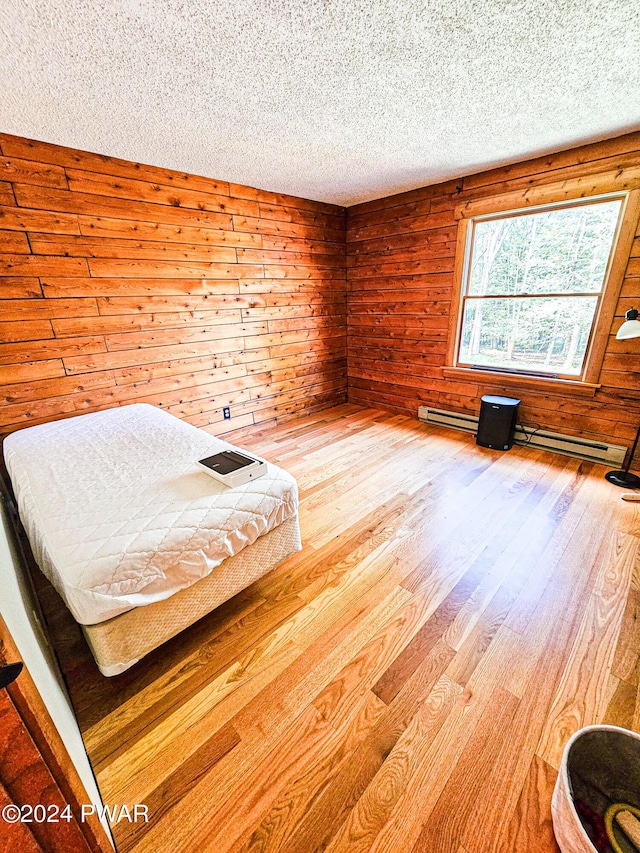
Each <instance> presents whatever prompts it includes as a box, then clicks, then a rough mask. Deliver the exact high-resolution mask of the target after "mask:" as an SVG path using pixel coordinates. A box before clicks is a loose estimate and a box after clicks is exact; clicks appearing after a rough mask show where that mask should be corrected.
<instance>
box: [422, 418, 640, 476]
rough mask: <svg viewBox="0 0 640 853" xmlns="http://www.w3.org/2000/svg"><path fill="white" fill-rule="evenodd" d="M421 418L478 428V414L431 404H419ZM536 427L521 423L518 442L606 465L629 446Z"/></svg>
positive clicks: (617, 462) (617, 461)
mask: <svg viewBox="0 0 640 853" xmlns="http://www.w3.org/2000/svg"><path fill="white" fill-rule="evenodd" d="M418 418H419V419H420V420H421V421H424V422H425V423H429V424H434V425H438V426H444V427H451V428H453V429H461V430H464V431H465V432H473V433H475V432H477V431H478V418H477V416H475V415H467V414H462V413H461V412H447V411H445V410H443V409H432V408H431V406H420V408H419V409H418ZM533 430H534V427H525V429H524V430H523V429H522V428H521V427H519V426H518V427H516V433H515V443H516V444H529V445H530V446H531V447H537V448H539V449H540V450H549V451H551V452H552V453H562V454H564V455H565V456H575V457H577V458H578V459H587V460H588V461H589V462H601V463H604V464H606V465H621V464H622V463H623V462H624V457H625V455H626V453H627V448H626V447H623V446H622V445H619V444H605V443H604V442H598V441H589V439H585V438H574V437H573V436H570V435H563V434H562V433H560V432H550V431H549V430H546V429H538V430H536V431H535V433H534V434H533V435H531V433H532V432H533Z"/></svg>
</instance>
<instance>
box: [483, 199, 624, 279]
mask: <svg viewBox="0 0 640 853" xmlns="http://www.w3.org/2000/svg"><path fill="white" fill-rule="evenodd" d="M621 204H622V202H621V200H620V199H615V200H613V201H605V202H596V203H593V204H583V205H580V206H578V207H569V208H558V209H555V210H554V209H552V210H545V211H542V212H540V213H531V214H525V215H521V216H509V217H505V218H504V219H492V220H485V221H483V220H480V221H478V222H475V224H474V231H473V251H472V255H471V269H470V272H469V283H468V293H469V294H473V295H479V296H483V295H485V294H495V295H502V294H504V295H515V294H527V293H589V292H591V293H598V292H600V290H601V289H602V285H603V281H604V275H605V272H606V269H607V263H608V260H609V254H610V252H611V244H612V242H613V238H614V235H615V230H616V224H617V221H618V216H619V213H620V205H621Z"/></svg>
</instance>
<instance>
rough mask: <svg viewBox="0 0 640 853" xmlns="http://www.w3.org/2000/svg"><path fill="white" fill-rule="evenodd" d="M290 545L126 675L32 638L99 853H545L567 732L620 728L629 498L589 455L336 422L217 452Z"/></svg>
mask: <svg viewBox="0 0 640 853" xmlns="http://www.w3.org/2000/svg"><path fill="white" fill-rule="evenodd" d="M230 440H231V441H234V442H235V443H237V444H240V445H242V446H244V447H246V448H247V449H250V450H254V451H255V452H259V453H261V454H263V455H265V456H267V457H268V458H269V459H271V460H273V461H274V462H276V463H278V464H280V465H282V466H283V467H285V468H287V469H288V470H289V471H290V472H291V473H292V474H293V475H294V476H296V478H297V479H298V483H299V485H300V496H301V501H300V521H301V528H302V534H303V541H304V549H303V550H302V551H301V552H300V553H299V554H297V555H295V556H294V557H292V558H290V559H289V560H287V561H286V562H285V563H284V564H283V565H282V566H280V567H279V568H278V569H277V570H276V571H275V572H273V573H271V574H270V575H268V576H267V577H266V578H263V579H261V580H259V581H258V582H256V583H254V584H253V586H251V587H250V588H249V589H247V590H245V591H244V592H243V593H241V594H240V595H238V596H237V597H236V598H235V599H233V600H232V601H231V602H228V603H227V604H225V605H223V606H222V607H220V608H219V609H218V610H217V611H215V612H214V613H212V614H210V615H209V616H208V617H206V618H205V619H203V620H201V621H200V622H199V623H197V624H196V625H194V626H193V627H192V628H191V629H190V630H188V631H187V632H185V633H183V634H182V635H180V636H179V637H177V638H175V639H174V640H172V641H171V642H169V643H167V644H166V645H165V646H163V647H162V648H161V649H158V650H157V651H156V652H154V653H153V654H152V655H150V656H149V657H148V658H146V659H145V662H144V663H142V664H140V665H139V666H136V667H134V668H133V669H132V670H130V671H128V672H127V673H125V674H123V675H122V676H119V677H118V678H115V679H105V678H103V677H102V676H100V675H99V674H98V673H97V670H96V669H95V667H94V665H93V664H92V662H91V659H90V658H89V657H88V653H87V651H86V648H85V647H84V645H83V641H82V640H81V638H80V637H79V634H78V631H77V628H76V627H75V626H74V625H73V623H69V622H68V621H67V619H66V617H65V614H64V613H63V612H61V611H58V612H57V614H56V617H55V618H54V620H53V622H54V625H53V629H54V632H55V633H56V634H57V635H58V643H59V646H60V649H61V654H62V657H63V659H64V667H65V670H66V675H67V678H68V681H69V686H70V689H71V692H72V696H73V701H74V704H75V706H76V709H77V714H78V719H79V722H80V726H81V729H82V731H83V734H84V738H85V743H86V746H87V751H88V753H89V756H90V758H91V761H92V763H93V766H94V768H95V772H96V776H97V779H98V783H99V785H100V789H101V791H102V794H103V798H104V801H105V802H106V803H109V804H113V803H123V802H124V803H129V804H133V803H146V804H147V805H148V808H149V817H150V821H149V823H148V824H142V823H137V824H131V825H130V824H127V823H118V824H115V825H114V835H115V838H116V840H117V844H118V850H119V851H121V853H126V851H130V850H134V851H135V853H163V851H172V853H173V851H198V853H206V851H211V853H258V851H260V853H276V851H277V853H313V851H321V850H322V851H327V853H343V851H349V853H405V851H407V853H419V851H431V853H433V851H435V853H493V851H495V853H498V851H501V853H502V851H504V853H506V851H515V853H525V851H526V853H537V851H541V853H553V851H557V849H558V848H557V847H556V845H555V841H554V838H553V832H552V828H551V814H550V799H551V793H552V790H553V785H554V783H555V778H556V773H557V768H558V766H559V762H560V759H561V754H562V749H563V745H564V744H565V742H566V740H567V739H568V737H569V736H570V735H571V734H572V733H573V732H574V731H575V729H576V728H578V727H580V726H582V725H585V724H589V723H593V722H601V721H605V722H608V723H615V724H618V725H623V726H626V727H630V728H634V729H636V730H638V727H639V726H640V701H639V700H638V689H639V684H640V666H639V658H640V627H639V626H640V619H638V615H639V613H640V582H639V575H638V573H637V566H636V562H637V556H638V545H639V543H640V505H638V504H635V505H634V504H627V503H624V502H622V501H621V500H620V494H621V490H619V489H617V488H616V487H614V486H612V485H610V484H609V483H607V482H606V481H605V480H604V479H603V473H604V469H603V468H602V467H601V466H594V465H592V464H590V463H587V462H581V461H580V460H576V459H571V458H568V457H564V456H558V455H552V454H547V453H544V452H541V451H538V450H535V449H530V448H521V447H514V448H513V449H512V450H511V451H510V452H508V453H499V452H493V451H489V450H486V449H482V448H479V447H476V445H475V444H474V440H473V437H471V436H469V435H465V434H463V433H458V432H452V431H446V430H441V429H437V428H434V427H431V426H426V425H424V424H419V423H418V422H416V421H415V420H411V419H409V418H407V417H403V416H398V415H390V414H387V413H383V412H378V411H373V410H368V409H361V408H358V407H355V406H341V407H338V408H336V409H331V410H328V411H325V412H321V413H320V414H316V415H314V416H309V417H307V418H304V419H302V420H299V421H296V422H292V423H291V424H290V425H287V426H286V427H280V428H278V429H274V430H271V431H269V430H264V431H262V432H255V431H254V432H245V433H243V434H236V435H234V436H231V439H230Z"/></svg>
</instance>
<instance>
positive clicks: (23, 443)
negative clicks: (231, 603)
mask: <svg viewBox="0 0 640 853" xmlns="http://www.w3.org/2000/svg"><path fill="white" fill-rule="evenodd" d="M231 447H232V445H230V444H228V443H227V442H225V441H222V440H220V439H218V438H215V437H213V436H211V435H209V434H208V433H207V432H204V431H203V430H200V429H197V428H196V427H194V426H191V425H189V424H186V423H184V422H183V421H181V420H179V419H178V418H176V417H174V416H173V415H170V414H168V413H167V412H164V411H161V410H160V409H157V408H155V407H154V406H150V405H148V404H146V403H144V404H134V405H131V406H122V407H121V408H116V409H109V410H107V411H104V412H97V413H95V414H88V415H80V416H78V417H73V418H68V419H66V420H61V421H54V422H53V423H48V424H42V425H40V426H34V427H28V428H27V429H22V430H19V431H18V432H15V433H13V434H12V435H9V436H8V437H7V438H6V439H5V441H4V455H5V460H6V464H7V469H8V471H9V475H10V477H11V481H12V483H13V488H14V491H15V494H16V498H17V502H18V509H19V512H20V517H21V519H22V523H23V525H24V527H25V530H26V532H27V536H28V537H29V541H30V543H31V547H32V549H33V553H34V556H35V558H36V560H37V562H38V565H39V566H40V568H41V569H42V571H43V572H44V574H45V575H46V576H47V577H48V578H49V580H50V581H51V583H52V584H53V585H54V587H55V588H56V589H57V590H58V592H59V593H60V595H61V596H62V598H63V599H64V601H65V602H66V604H67V606H68V607H69V609H70V610H71V612H72V613H73V615H74V617H75V618H76V620H77V621H78V622H80V623H81V624H84V625H91V624H95V623H97V622H103V621H104V620H106V619H110V618H112V617H113V616H117V615H118V614H119V613H124V612H125V611H127V610H131V608H133V607H138V606H140V605H144V604H150V603H152V602H154V601H159V600H161V599H164V598H168V597H169V596H170V595H173V593H175V592H177V591H178V590H180V589H183V588H185V587H188V586H190V585H191V584H193V583H195V582H196V581H198V580H200V578H202V577H205V576H206V575H208V574H209V573H210V572H211V571H212V570H214V569H215V567H216V566H218V565H219V564H220V563H221V562H222V561H223V560H224V559H226V558H227V557H231V556H233V555H234V554H237V553H238V552H239V551H241V550H242V549H243V548H244V547H245V546H247V545H250V544H251V543H253V542H255V540H256V539H257V538H258V537H259V536H262V535H264V534H265V533H268V532H269V531H270V530H272V529H273V528H275V527H277V526H278V525H280V524H282V522H284V521H286V520H287V519H288V518H291V517H293V516H294V515H295V514H296V512H297V503H298V489H297V485H296V481H295V480H294V479H293V477H292V476H291V475H290V474H288V473H287V472H286V471H283V470H282V469H281V468H278V467H276V466H275V465H271V464H270V463H268V465H267V472H266V474H265V475H264V476H262V477H260V478H259V479H257V480H252V481H250V482H249V483H247V484H246V485H244V486H238V487H235V488H232V489H231V488H228V487H227V486H225V485H223V484H222V483H219V482H218V481H217V480H214V479H213V478H212V477H210V476H209V475H207V474H205V473H204V472H203V471H201V470H200V469H199V468H198V467H197V466H196V465H195V462H196V461H197V460H198V459H202V458H203V457H204V456H209V455H211V454H212V453H217V452H219V451H221V450H225V449H229V448H231Z"/></svg>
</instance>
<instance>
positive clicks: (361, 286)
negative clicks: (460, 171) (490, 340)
mask: <svg viewBox="0 0 640 853" xmlns="http://www.w3.org/2000/svg"><path fill="white" fill-rule="evenodd" d="M639 164H640V133H633V134H627V135H625V136H621V137H618V138H616V139H611V140H608V141H606V142H602V143H598V144H593V145H587V146H583V147H581V148H575V149H573V150H570V151H564V152H561V153H559V154H555V155H552V156H546V157H540V158H538V159H535V160H529V161H527V162H523V163H516V164H514V165H511V166H507V167H504V168H501V169H494V170H492V171H487V172H482V173H480V174H476V175H471V176H469V177H465V178H460V179H459V180H454V181H448V182H447V183H442V184H439V185H436V186H429V187H425V188H423V189H418V190H413V191H411V192H406V193H402V194H400V195H394V196H390V197H388V198H383V199H378V200H376V201H371V202H366V203H364V204H360V205H357V206H355V207H351V208H349V210H348V222H347V226H348V227H347V277H348V285H349V289H348V306H349V307H348V342H349V343H348V350H349V352H348V364H349V367H348V372H349V401H350V402H352V403H361V404H363V405H370V406H377V407H379V408H384V409H389V410H392V411H398V412H404V413H409V414H411V415H412V416H414V417H416V416H417V409H418V406H419V405H421V404H430V405H432V406H434V407H436V408H442V409H450V410H456V411H464V412H472V413H474V414H478V412H479V410H480V403H479V398H480V397H481V396H482V395H483V394H486V393H493V394H500V393H502V394H507V395H508V396H518V397H520V398H521V399H522V407H521V419H522V420H523V421H525V422H527V423H540V424H542V425H543V426H544V427H546V428H548V429H552V430H555V431H557V432H562V433H565V434H569V435H581V436H585V437H589V438H592V439H596V440H603V439H606V440H608V441H611V442H614V443H617V444H629V443H630V442H631V440H632V439H633V437H634V435H635V431H636V428H637V426H638V424H639V423H640V392H639V390H638V389H640V342H639V341H637V340H636V341H626V342H623V341H616V340H615V337H614V336H615V332H616V331H617V329H618V327H619V326H620V323H621V322H622V320H623V319H624V312H625V311H626V310H627V309H628V308H631V307H636V308H638V309H640V237H636V240H635V242H634V245H633V249H632V252H631V257H630V259H629V263H628V266H627V272H626V277H625V280H624V284H623V288H622V294H621V298H620V300H619V302H618V306H617V309H616V317H615V320H614V323H613V326H612V328H611V330H610V335H609V341H608V345H607V350H606V355H605V359H604V364H603V369H602V373H601V376H600V382H601V384H602V388H601V389H600V390H599V391H598V392H597V393H596V396H595V398H593V399H589V398H587V399H585V398H584V397H575V396H569V395H564V396H563V395H561V394H556V393H540V392H533V391H531V390H527V389H524V388H523V389H514V388H510V389H506V388H501V387H500V386H499V385H498V384H494V383H491V382H490V381H486V382H485V381H478V382H457V381H452V380H449V379H445V378H444V377H443V373H442V368H443V366H444V364H445V352H446V348H447V334H448V331H447V329H448V322H449V307H450V303H451V294H452V286H453V263H454V254H455V238H456V221H455V219H454V215H453V210H454V207H455V206H456V205H457V204H460V203H461V202H462V201H464V200H465V199H475V198H484V197H488V196H491V195H499V194H501V193H503V192H507V191H509V190H517V189H523V188H526V187H531V186H538V185H542V184H545V183H552V182H556V181H561V180H563V179H568V178H575V177H578V176H581V175H587V174H595V173H597V172H600V171H606V170H610V169H612V168H616V167H618V166H620V167H624V166H629V165H639Z"/></svg>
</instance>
